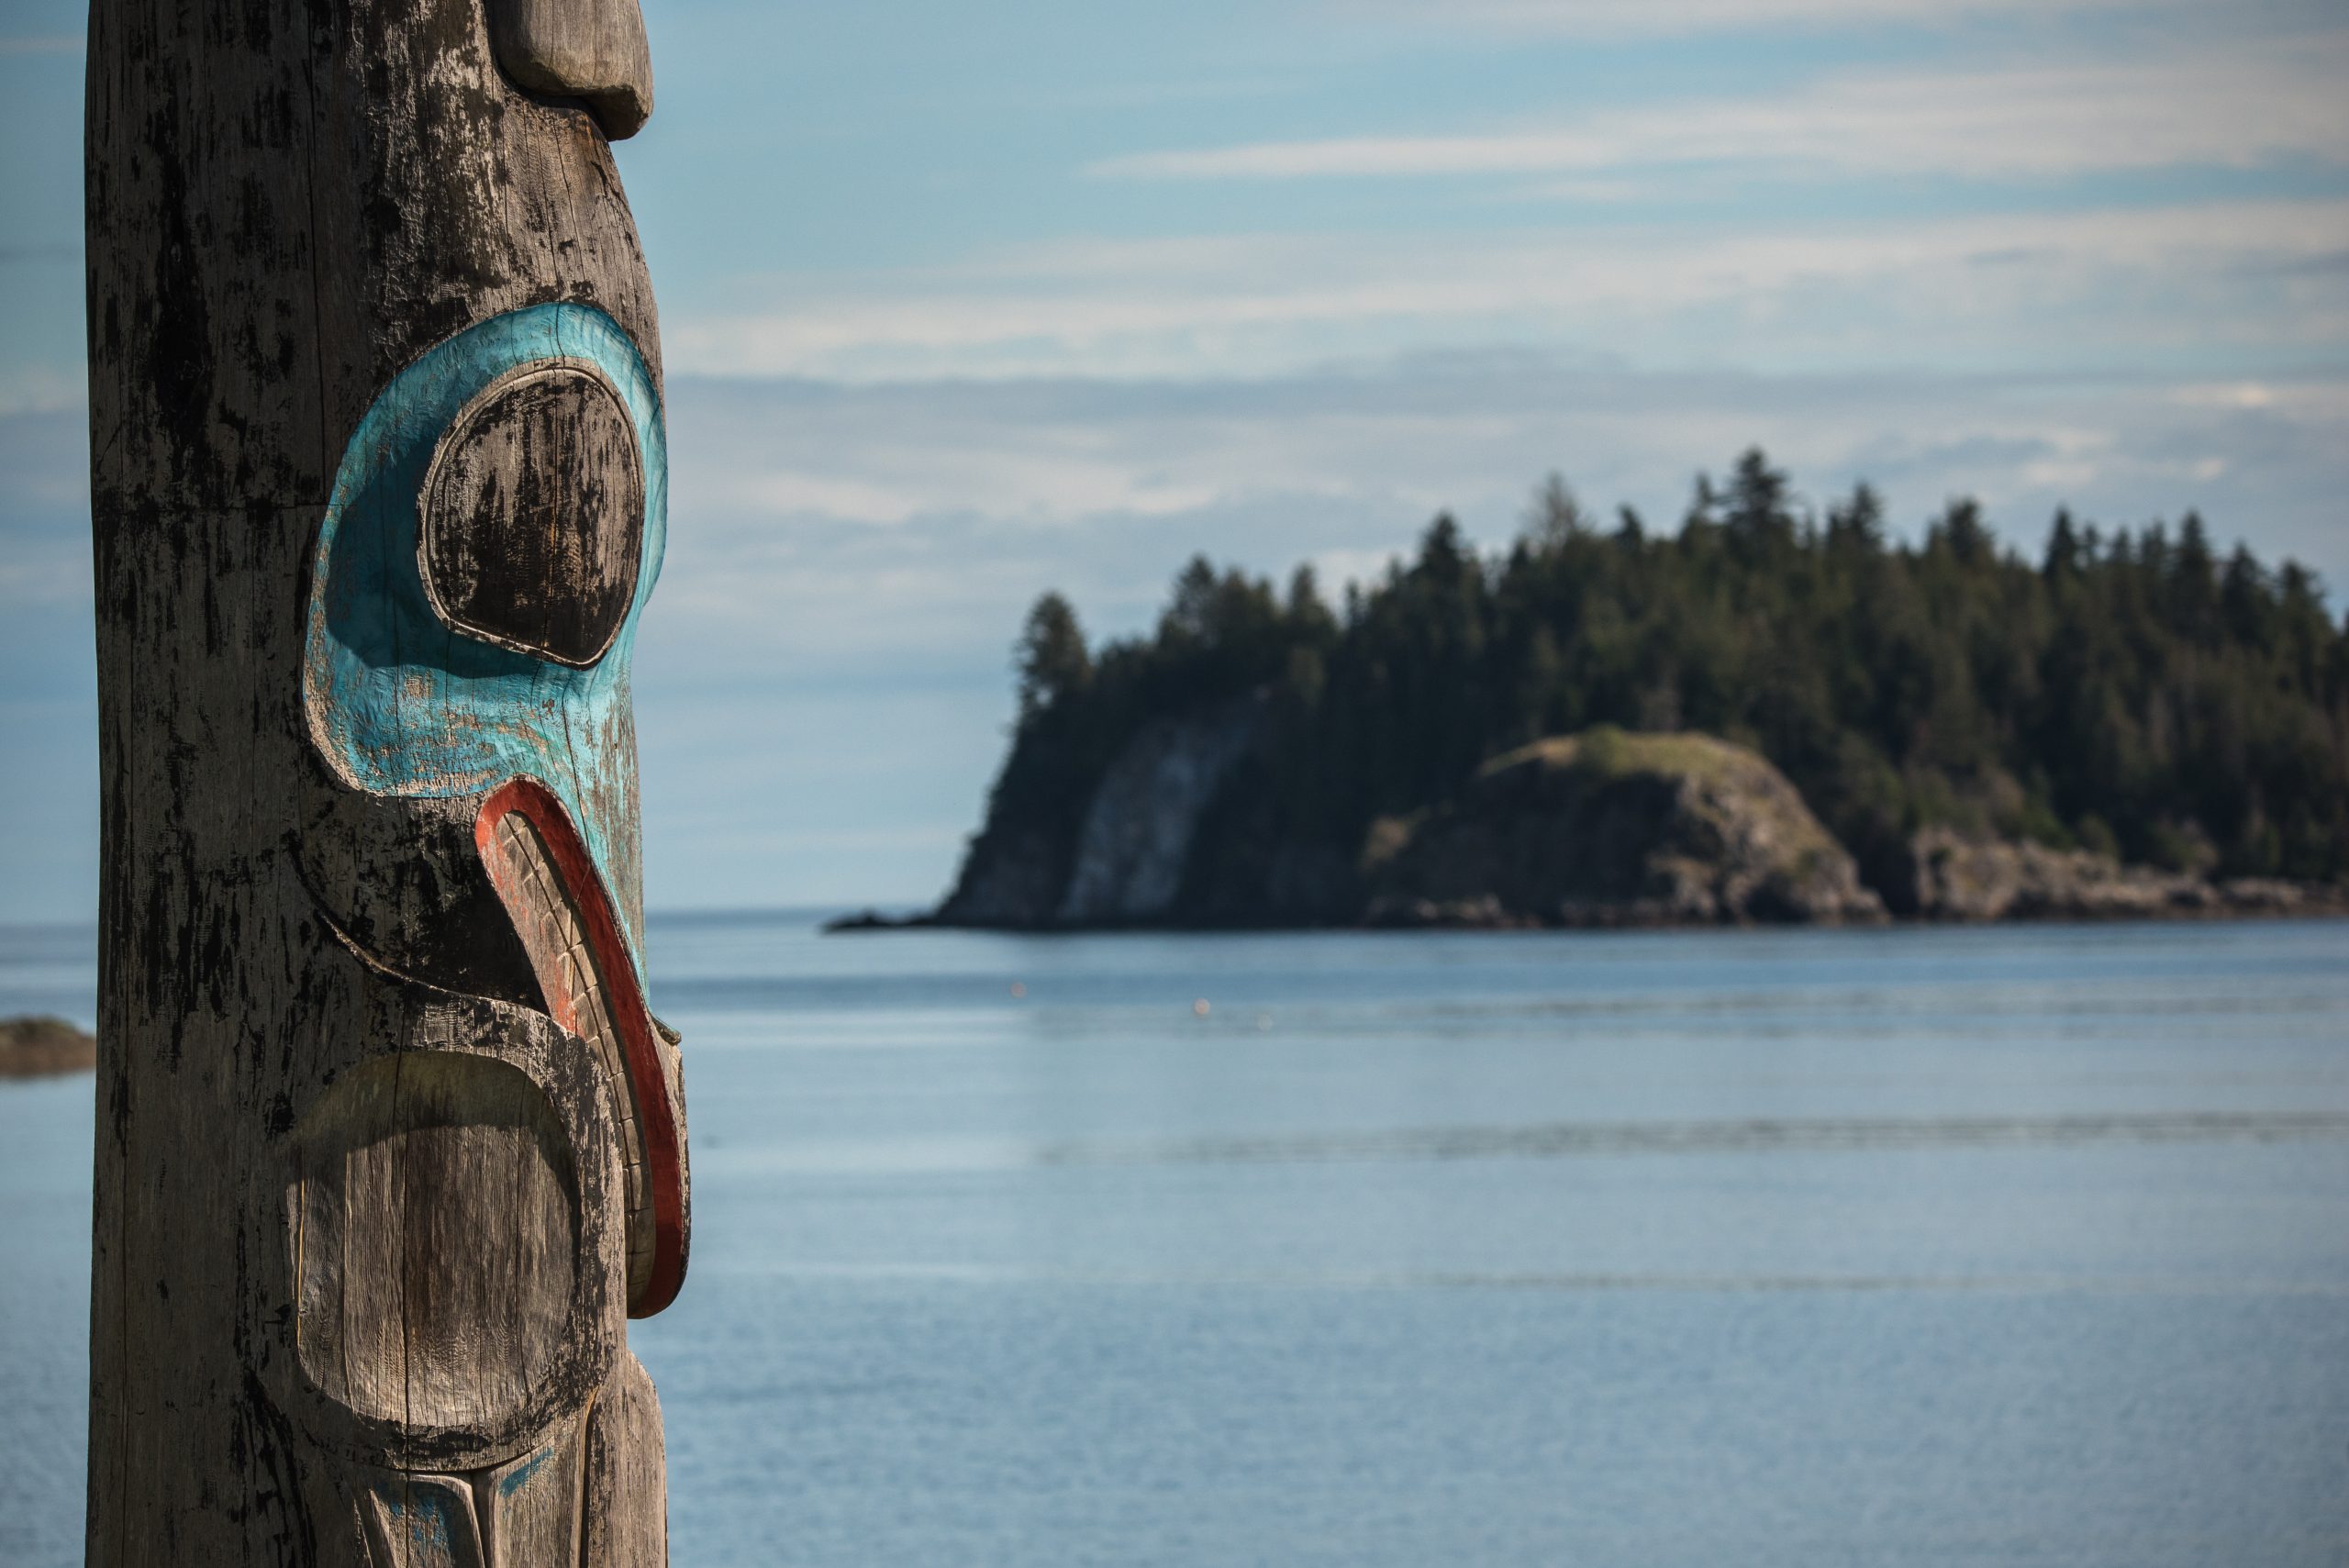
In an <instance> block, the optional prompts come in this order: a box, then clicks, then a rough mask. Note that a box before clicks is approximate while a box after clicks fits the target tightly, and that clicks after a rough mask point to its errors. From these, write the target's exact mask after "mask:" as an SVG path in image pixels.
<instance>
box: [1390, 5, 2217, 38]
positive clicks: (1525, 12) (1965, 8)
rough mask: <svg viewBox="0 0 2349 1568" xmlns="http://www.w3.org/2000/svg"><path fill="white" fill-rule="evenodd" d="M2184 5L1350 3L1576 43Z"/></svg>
mask: <svg viewBox="0 0 2349 1568" xmlns="http://www.w3.org/2000/svg"><path fill="white" fill-rule="evenodd" d="M2184 3H2186V0H1352V4H1351V5H1349V6H1348V7H1347V8H1348V9H1350V10H1352V11H1353V12H1355V13H1356V14H1360V15H1368V16H1374V17H1396V18H1409V19H1415V20H1423V21H1427V22H1430V23H1432V24H1438V25H1441V26H1443V27H1447V28H1457V27H1462V26H1469V27H1476V26H1482V27H1497V28H1513V29H1522V30H1526V31H1532V32H1543V33H1554V34H1560V35H1564V36H1566V37H1573V38H1620V37H1627V36H1630V37H1647V38H1653V37H1675V36H1680V35H1686V34H1692V33H1706V32H1730V31H1737V32H1747V31H1763V30H1766V29H1772V28H1787V27H1800V28H1861V27H1870V26H1881V25H1884V24H1887V23H1889V24H1897V25H1913V26H1922V27H1943V26H1947V25H1949V24H1951V23H1954V22H1963V21H1968V20H1973V19H1976V18H1979V17H2050V16H2055V15H2060V14H2063V13H2065V12H2082V11H2088V12H2093V11H2131V10H2135V11H2158V10H2176V9H2179V8H2180V7H2181V6H2182V5H2183V4H2184Z"/></svg>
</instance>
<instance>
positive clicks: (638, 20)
mask: <svg viewBox="0 0 2349 1568" xmlns="http://www.w3.org/2000/svg"><path fill="white" fill-rule="evenodd" d="M487 6H488V12H489V40H490V46H491V48H492V49H494V50H495V51H496V53H497V63H498V64H499V65H500V66H501V67H503V68H504V70H505V72H506V74H507V76H509V77H511V78H512V79H513V81H514V83H516V85H518V86H520V87H525V88H528V89H529V91H531V92H534V93H548V94H552V95H557V96H560V97H566V98H582V99H584V100H585V101H586V104H587V109H588V112H589V113H591V114H593V115H594V116H595V117H596V124H597V125H599V126H601V127H603V128H604V134H605V135H606V136H607V137H608V138H610V139H612V140H614V141H623V140H626V139H628V138H629V137H631V136H634V135H635V134H636V133H637V132H638V131H640V130H641V129H643V128H644V122H645V121H646V120H649V119H651V117H652V50H651V46H650V45H649V44H648V43H647V42H646V41H645V37H644V13H643V12H642V11H641V10H640V9H639V8H638V6H637V0H487Z"/></svg>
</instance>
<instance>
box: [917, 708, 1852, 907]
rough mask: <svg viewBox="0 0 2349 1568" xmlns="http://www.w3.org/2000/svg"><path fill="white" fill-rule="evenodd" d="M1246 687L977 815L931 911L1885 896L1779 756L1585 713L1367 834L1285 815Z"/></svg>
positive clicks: (1795, 901) (1824, 901)
mask: <svg viewBox="0 0 2349 1568" xmlns="http://www.w3.org/2000/svg"><path fill="white" fill-rule="evenodd" d="M1272 714H1273V709H1272V707H1271V706H1270V705H1269V703H1268V702H1267V701H1266V700H1265V699H1264V698H1263V697H1261V696H1255V697H1251V698H1248V699H1246V700H1243V701H1241V702H1238V703H1233V704H1228V705H1224V706H1218V707H1214V708H1211V709H1208V710H1206V711H1204V712H1200V713H1196V714H1192V715H1189V716H1187V717H1182V718H1179V719H1168V718H1160V719H1154V720H1152V721H1151V722H1149V723H1147V724H1145V725H1143V726H1142V727H1141V728H1140V729H1139V730H1137V731H1136V732H1135V733H1134V735H1133V736H1132V738H1131V739H1130V740H1129V741H1128V742H1127V744H1126V745H1125V746H1124V748H1123V749H1122V750H1121V751H1119V753H1118V754H1117V756H1116V757H1115V759H1114V760H1113V761H1112V762H1110V763H1109V765H1108V768H1107V769H1106V770H1105V771H1104V772H1103V773H1101V775H1100V777H1099V780H1098V783H1097V784H1096V785H1095V786H1094V788H1093V790H1092V792H1091V795H1090V797H1089V799H1088V800H1087V801H1086V802H1085V806H1084V809H1083V810H1082V811H1081V813H1075V814H1073V816H1074V819H1073V820H1071V821H1068V822H1062V823H1055V822H1051V821H1042V822H1033V823H1030V824H1028V825H1027V826H1024V827H1020V828H1011V827H1009V826H1008V825H1006V824H1003V823H999V822H990V823H989V824H988V826H987V828H986V830H985V832H983V833H982V834H981V835H980V837H979V838H978V839H977V840H975V841H974V844H973V847H972V851H971V854H970V856H969V858H968V860H967V861H966V862H965V863H964V866H963V874H962V876H961V878H960V880H959V881H958V883H957V884H956V886H955V889H954V891H953V893H952V895H950V896H949V898H948V899H947V901H946V902H945V904H944V905H943V906H941V908H940V909H939V911H938V913H937V914H936V915H935V916H934V917H931V919H932V920H934V921H935V922H936V923H938V924H942V925H959V926H985V927H1008V928H1015V929H1082V928H1097V927H1118V926H1151V925H1183V926H1295V925H1359V924H1379V925H1470V926H1522V925H1574V926H1592V925H1598V926H1617V925H1686V924H1721V923H1731V924H1736V923H1746V922H1755V921H1806V922H1829V923H1839V922H1854V921H1874V920H1881V919H1883V918H1884V917H1885V911H1884V906H1883V904H1882V903H1881V902H1880V901H1879V900H1878V899H1877V898H1876V895H1874V894H1873V893H1871V892H1869V891H1868V890H1867V889H1866V888H1865V887H1863V886H1861V885H1860V883H1859V878H1858V875H1857V873H1855V871H1854V867H1853V862H1852V858H1851V856H1850V855H1848V854H1847V853H1845V852H1844V851H1843V850H1842V846H1840V845H1838V844H1837V843H1836V842H1835V840H1833V838H1832V837H1831V836H1830V835H1829V834H1828V832H1827V830H1826V829H1825V828H1821V827H1820V824H1819V822H1818V820H1817V819H1816V818H1815V817H1812V815H1811V814H1810V812H1809V809H1808V808H1807V807H1805V806H1804V805H1803V802H1802V798H1801V796H1800V795H1798V794H1797V792H1796V791H1795V788H1794V786H1793V785H1791V784H1788V783H1787V780H1786V779H1785V777H1784V776H1783V775H1781V774H1780V773H1778V771H1777V770H1776V769H1775V768H1773V767H1772V766H1770V764H1769V763H1768V762H1765V761H1764V760H1763V759H1762V758H1761V757H1759V756H1758V755H1756V754H1755V753H1753V752H1752V751H1746V750H1744V749H1743V748H1741V747H1737V746H1732V745H1731V744H1729V743H1728V742H1726V741H1721V740H1713V739H1711V738H1709V737H1707V736H1701V735H1627V734H1622V733H1620V732H1618V731H1614V730H1598V731H1594V732H1592V733H1590V734H1587V735H1583V736H1577V737H1565V738H1560V739H1555V740H1544V741H1542V742H1539V743H1537V744H1535V745H1532V746H1529V747H1527V748H1525V749H1524V750H1522V751H1515V752H1511V753H1510V754H1508V756H1505V757H1501V758H1498V759H1497V760H1496V761H1494V762H1491V763H1489V764H1488V765H1487V766H1486V768H1485V769H1484V770H1483V771H1482V772H1480V773H1478V774H1477V775H1476V776H1475V778H1474V779H1473V780H1472V781H1471V782H1470V783H1469V784H1468V785H1467V787H1466V788H1465V789H1464V790H1463V791H1462V792H1461V793H1460V794H1459V795H1458V797H1457V798H1456V799H1454V800H1452V801H1449V802H1446V803H1444V804H1442V805H1441V806H1436V807H1433V808H1431V809H1430V810H1428V811H1424V812H1421V813H1419V814H1418V815H1416V816H1413V817H1389V818H1385V819H1382V820H1380V821H1378V822H1376V823H1375V824H1374V825H1373V827H1372V828H1371V830H1370V833H1369V836H1368V840H1367V841H1366V842H1362V843H1348V844H1332V843H1324V842H1320V841H1318V840H1314V839H1313V838H1312V837H1310V836H1309V835H1306V834H1300V833H1297V832H1294V831H1291V832H1284V831H1283V830H1282V826H1281V822H1280V817H1279V812H1278V810H1277V808H1276V806H1275V802H1274V800H1273V798H1272V797H1273V790H1272V785H1271V780H1270V778H1269V776H1268V774H1267V773H1266V770H1265V767H1264V752H1265V751H1266V750H1267V748H1266V744H1265V742H1266V740H1267V738H1268V735H1269V732H1270V729H1271V727H1272V725H1273V723H1274V719H1273V717H1272Z"/></svg>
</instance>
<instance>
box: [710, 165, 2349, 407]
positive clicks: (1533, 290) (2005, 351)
mask: <svg viewBox="0 0 2349 1568" xmlns="http://www.w3.org/2000/svg"><path fill="white" fill-rule="evenodd" d="M2344 249H2349V199H2342V200H2316V201H2266V202H2233V203H2209V204H2196V205H2190V206H2169V207H2154V208H2144V209H2119V210H2108V211H2086V212H2083V211H2068V212H2061V213H2024V214H1991V215H1982V216H1972V217H1945V218H1941V219H1937V220H1931V221H1901V220H1895V219H1887V220H1882V221H1875V222H1845V223H1840V224H1823V223H1820V224H1810V225H1805V226H1800V227H1794V226H1786V227H1776V228H1764V229H1750V230H1749V229H1733V228H1732V229H1720V228H1706V229H1699V228H1691V227H1689V226H1686V225H1683V226H1676V227H1675V226H1666V225H1656V224H1639V223H1616V224H1610V225H1595V224H1594V225H1590V226H1587V227H1584V228H1577V229H1575V230H1573V231H1561V230H1555V229H1542V230H1529V231H1520V232H1516V233H1499V234H1489V235H1481V236H1478V237H1477V238H1476V239H1475V241H1474V242H1472V243H1463V242H1462V241H1461V240H1460V239H1459V238H1458V237H1456V236H1448V235H1442V234H1435V235H1429V236H1424V237H1412V238H1396V239H1385V240H1382V241H1380V242H1377V243H1370V244H1366V243H1364V242H1363V241H1361V240H1359V239H1353V238H1351V237H1340V236H1310V235H1308V236H1271V235H1268V236H1262V237H1253V238H1247V239H1197V240H1194V239H1176V240H1163V241H1139V242H1128V243H1107V242H1085V243H1074V244H1069V245H1064V246H1049V245H1048V246H1038V247H1031V248H1027V249H1024V250H1019V251H1017V252H1013V253H1009V254H1007V255H1004V256H1000V257H997V258H995V259H993V260H991V261H988V262H986V263H985V264H976V265H973V266H971V267H967V268H962V269H954V270H951V271H931V272H918V273H911V272H909V273H901V274H897V275H895V276H885V277H865V278H860V279H854V280H841V279H825V278H817V277H806V276H803V277H794V278H785V279H777V280H774V284H773V287H774V292H775V294H776V295H778V296H779V297H782V298H785V299H788V300H790V301H791V302H792V303H791V305H790V306H789V307H787V308H785V309H779V310H776V311H774V312H768V313H757V312H753V313H742V314H728V315H722V316H718V315H712V316H699V317H696V316H692V315H680V316H679V317H674V318H673V320H672V322H671V324H670V325H669V327H668V329H667V332H666V339H667V343H668V347H669V351H670V355H671V358H672V360H673V361H674V363H675V364H676V365H678V366H679V368H681V369H683V370H686V371H696V372H703V373H721V374H806V375H817V376H831V377H841V376H846V377H870V378H898V377H919V376H930V375H955V374H975V375H988V376H1003V375H1022V374H1067V373H1079V374H1094V375H1100V374H1110V375H1167V374H1202V373H1215V374H1230V373H1252V374H1261V373H1279V372H1283V371H1286V370H1290V369H1294V368H1295V367H1297V366H1298V365H1300V364H1305V363H1310V362H1313V361H1320V360H1329V359H1334V358H1352V357H1358V356H1362V355H1375V354H1378V353H1382V352H1387V351H1392V350H1397V349H1408V348H1414V347H1425V346H1434V345H1437V344H1442V343H1447V342H1449V343H1463V342H1467V343H1474V342H1479V341H1483V342H1494V341H1505V342H1514V343H1520V344H1524V343H1543V342H1547V343H1560V342H1573V343H1581V344H1584V345H1586V346H1588V347H1590V348H1593V349H1597V350H1606V351H1611V352H1617V353H1621V354H1625V355H1628V356H1631V357H1633V358H1637V359H1641V360H1644V361H1649V362H1654V361H1675V360H1686V359H1690V358H1705V359H1711V360H1715V361H1718V360H1720V359H1721V358H1724V357H1728V358H1731V359H1736V360H1739V361H1742V362H1745V363H1748V364H1750V365H1752V366H1753V367H1754V368H1757V369H1768V368H1771V366H1773V365H1774V364H1781V363H1788V362H1794V361H1804V362H1813V363H1815V362H1819V361H1821V360H1826V359H1846V358H1848V359H1852V360H1854V361H1861V362H1874V361H1881V360H1882V359H1883V357H1884V356H1885V354H1886V353H1887V349H1888V348H1889V347H1891V346H1894V345H1897V346H1898V359H1899V360H1900V361H1903V362H1907V363H1911V364H1916V363H1933V362H1943V361H1951V360H1953V359H1954V360H1958V361H1965V362H1972V363H1980V362H1982V361H1984V360H1985V359H1988V360H1992V361H1999V362H2005V363H2020V362H2028V361H2032V360H2035V359H2037V358H2039V357H2041V356H2042V355H2043V354H2044V353H2045V352H2046V351H2047V350H2049V349H2050V348H2051V346H2052V345H2054V344H2056V343H2061V344H2063V345H2065V346H2067V347H2069V348H2072V349H2074V350H2085V351H2087V353H2089V354H2091V355H2099V354H2101V355H2108V356H2113V357H2120V358H2122V359H2134V358H2142V357H2143V355H2145V354H2147V353H2153V352H2175V351H2181V350H2192V349H2194V348H2196V347H2197V346H2198V345H2199V346H2201V347H2204V348H2212V349H2215V348H2217V347H2221V346H2226V347H2231V348H2233V349H2236V350H2243V349H2250V350H2260V349H2275V348H2278V347H2282V346H2297V347H2302V348H2305V347H2307V346H2310V345H2315V344H2336V345H2337V344H2341V343H2343V342H2344V341H2349V297H2344V295H2343V290H2342V287H2341V282H2342V280H2341V278H2340V276H2339V275H2338V274H2337V273H2336V272H2332V271H2329V270H2327V269H2326V268H2325V267H2323V266H2321V265H2320V264H2319V263H2321V262H2322V261H2324V260H2325V259H2326V258H2329V257H2332V256H2336V255H2338V254H2339V253H2341V252H2342V251H2343V250H2344Z"/></svg>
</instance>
